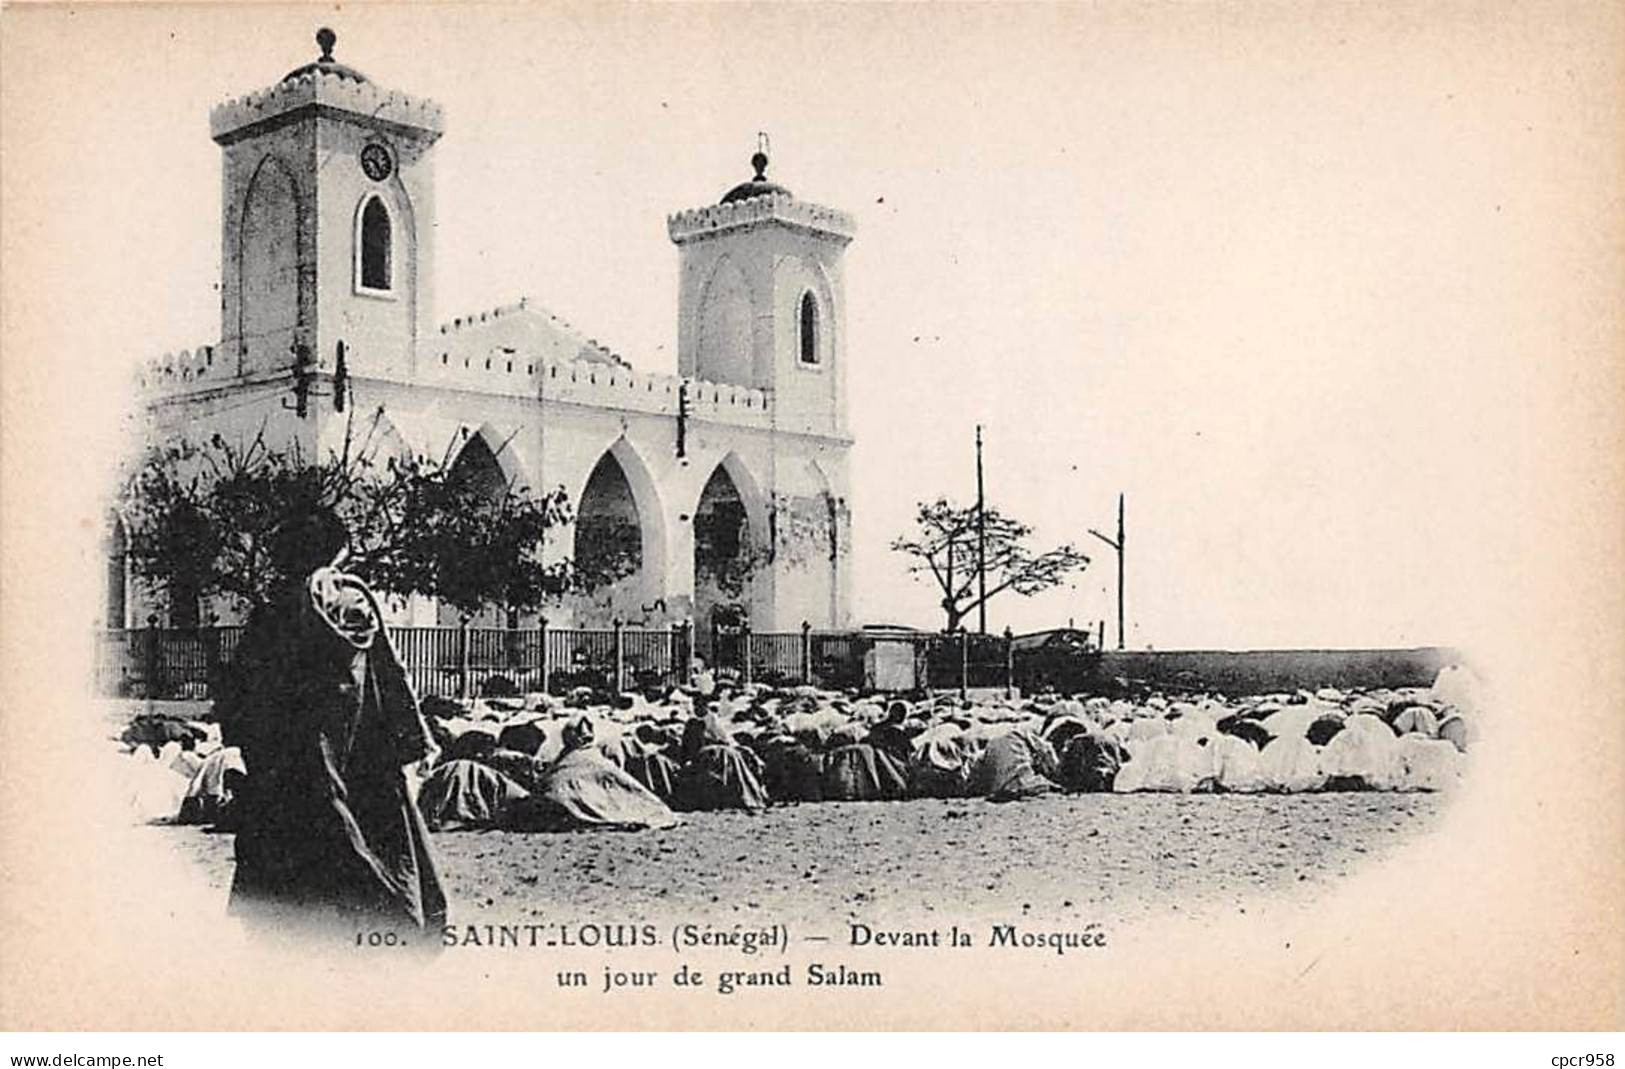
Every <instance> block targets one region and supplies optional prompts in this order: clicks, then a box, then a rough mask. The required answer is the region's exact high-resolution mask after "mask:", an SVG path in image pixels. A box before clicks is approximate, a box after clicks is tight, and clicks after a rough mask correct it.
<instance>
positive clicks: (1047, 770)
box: [967, 728, 1060, 802]
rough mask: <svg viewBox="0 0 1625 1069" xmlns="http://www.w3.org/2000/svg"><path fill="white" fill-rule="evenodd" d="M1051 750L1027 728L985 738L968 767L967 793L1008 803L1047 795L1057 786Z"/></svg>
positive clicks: (1054, 761)
mask: <svg viewBox="0 0 1625 1069" xmlns="http://www.w3.org/2000/svg"><path fill="white" fill-rule="evenodd" d="M1057 763H1058V762H1057V761H1056V758H1055V749H1054V748H1053V747H1052V746H1050V744H1049V743H1047V742H1045V741H1044V740H1043V739H1042V738H1040V737H1039V735H1038V733H1037V732H1036V731H1033V730H1031V729H1029V728H1016V729H1014V730H1012V731H1007V732H1005V733H1004V734H1002V735H998V736H996V737H994V738H991V739H989V740H988V743H987V749H986V750H984V751H983V752H982V756H981V759H980V760H978V761H977V762H976V765H975V767H974V768H972V770H971V777H970V787H969V790H968V791H967V793H968V794H970V795H972V796H974V797H978V798H986V799H987V800H988V801H990V802H1009V801H1015V800H1017V799H1021V798H1033V797H1036V796H1037V795H1040V794H1048V793H1049V792H1051V791H1055V790H1059V789H1060V787H1059V785H1058V784H1057V783H1055V781H1054V780H1053V779H1052V778H1051V777H1053V776H1054V775H1055V774H1056V771H1057V768H1056V765H1057Z"/></svg>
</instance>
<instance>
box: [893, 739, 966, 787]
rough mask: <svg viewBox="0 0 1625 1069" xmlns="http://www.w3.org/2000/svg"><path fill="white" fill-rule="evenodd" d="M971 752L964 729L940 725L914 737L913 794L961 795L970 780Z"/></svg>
mask: <svg viewBox="0 0 1625 1069" xmlns="http://www.w3.org/2000/svg"><path fill="white" fill-rule="evenodd" d="M970 766H971V759H970V755H969V754H968V753H967V752H966V750H965V744H964V732H963V731H961V730H960V729H959V727H957V726H956V725H954V724H937V725H936V726H934V727H932V728H930V729H929V730H927V731H926V732H924V733H923V734H921V735H920V736H919V737H918V738H916V739H915V740H914V753H913V754H912V755H911V756H910V757H909V764H908V782H909V794H910V795H912V796H913V797H915V798H960V797H963V796H964V794H965V788H966V786H967V785H968V784H969V783H970Z"/></svg>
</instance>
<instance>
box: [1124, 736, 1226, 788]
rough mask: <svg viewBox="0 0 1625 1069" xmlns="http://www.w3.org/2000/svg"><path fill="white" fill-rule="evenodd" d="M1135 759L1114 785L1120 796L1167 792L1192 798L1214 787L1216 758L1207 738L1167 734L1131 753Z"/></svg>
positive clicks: (1134, 748) (1135, 747) (1151, 740)
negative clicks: (1195, 793)
mask: <svg viewBox="0 0 1625 1069" xmlns="http://www.w3.org/2000/svg"><path fill="white" fill-rule="evenodd" d="M1131 752H1132V753H1133V755H1134V756H1133V758H1132V759H1131V760H1130V761H1129V762H1128V763H1127V764H1125V765H1124V766H1123V767H1122V770H1121V771H1119V772H1118V774H1117V777H1116V779H1114V780H1113V781H1112V790H1113V791H1114V792H1116V793H1118V794H1129V793H1132V792H1134V791H1166V792H1169V793H1174V794H1191V793H1192V792H1195V791H1200V790H1211V789H1212V787H1213V755H1212V754H1211V753H1209V752H1208V749H1207V738H1206V736H1200V737H1198V738H1195V739H1193V738H1190V737H1188V736H1186V735H1185V734H1183V733H1177V734H1176V733H1171V732H1170V733H1168V734H1165V735H1158V736H1156V737H1154V738H1151V739H1147V740H1145V741H1143V742H1141V743H1139V744H1138V745H1136V746H1134V747H1133V748H1132V750H1131Z"/></svg>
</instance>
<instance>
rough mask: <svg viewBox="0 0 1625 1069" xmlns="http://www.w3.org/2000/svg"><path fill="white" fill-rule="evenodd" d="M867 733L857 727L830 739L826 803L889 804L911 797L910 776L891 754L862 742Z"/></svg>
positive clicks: (826, 769) (824, 780) (826, 765)
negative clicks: (909, 788)
mask: <svg viewBox="0 0 1625 1069" xmlns="http://www.w3.org/2000/svg"><path fill="white" fill-rule="evenodd" d="M866 737H868V733H867V732H865V731H864V730H863V728H862V727H861V726H859V725H857V724H852V725H849V727H848V728H846V729H842V730H838V731H836V732H835V733H834V734H832V735H831V736H830V740H829V742H830V746H831V747H832V748H831V749H830V750H829V752H828V753H826V754H825V755H824V775H823V779H822V782H821V786H822V791H823V795H824V801H826V802H883V801H884V802H889V801H896V800H898V799H901V798H906V797H908V775H907V774H906V773H905V772H904V771H903V769H904V767H905V766H903V765H901V764H899V763H898V761H897V760H896V759H895V758H893V757H892V755H891V753H890V752H889V751H887V750H883V749H881V748H880V747H878V746H875V745H872V744H870V743H867V742H861V741H859V740H860V739H862V738H866Z"/></svg>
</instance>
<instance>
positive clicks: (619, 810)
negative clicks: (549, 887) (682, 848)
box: [505, 716, 682, 831]
mask: <svg viewBox="0 0 1625 1069" xmlns="http://www.w3.org/2000/svg"><path fill="white" fill-rule="evenodd" d="M680 823H682V821H681V820H680V819H679V818H678V816H677V814H675V813H673V812H672V811H671V809H670V808H668V807H667V805H666V803H665V802H663V801H661V800H660V799H659V798H658V797H657V796H656V795H655V794H654V792H653V791H651V790H649V788H647V787H645V786H644V785H643V784H641V783H639V782H638V781H637V780H635V779H633V778H632V776H631V774H630V773H628V772H626V771H625V770H624V769H622V768H620V767H619V766H617V765H616V764H615V763H614V762H613V761H611V760H610V759H609V758H607V757H605V756H604V754H603V752H602V751H601V750H600V749H599V748H598V745H597V742H596V739H595V732H594V730H593V725H592V721H591V720H589V719H588V718H587V717H584V716H583V717H580V718H578V719H576V720H573V721H571V722H570V723H569V724H567V725H566V726H565V728H564V752H563V753H562V754H560V755H559V758H558V760H557V761H554V762H553V764H552V766H551V767H550V768H548V770H547V773H546V776H545V779H544V781H543V783H542V784H541V787H540V789H539V790H536V791H533V792H532V793H531V796H530V797H529V798H528V799H526V800H525V801H523V802H520V803H518V804H515V805H513V806H510V807H508V809H507V812H506V817H505V824H506V826H508V827H510V828H517V829H523V830H527V831H570V830H575V829H583V828H608V829H618V830H625V831H633V830H639V829H643V828H671V827H675V826H676V825H678V824H680Z"/></svg>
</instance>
